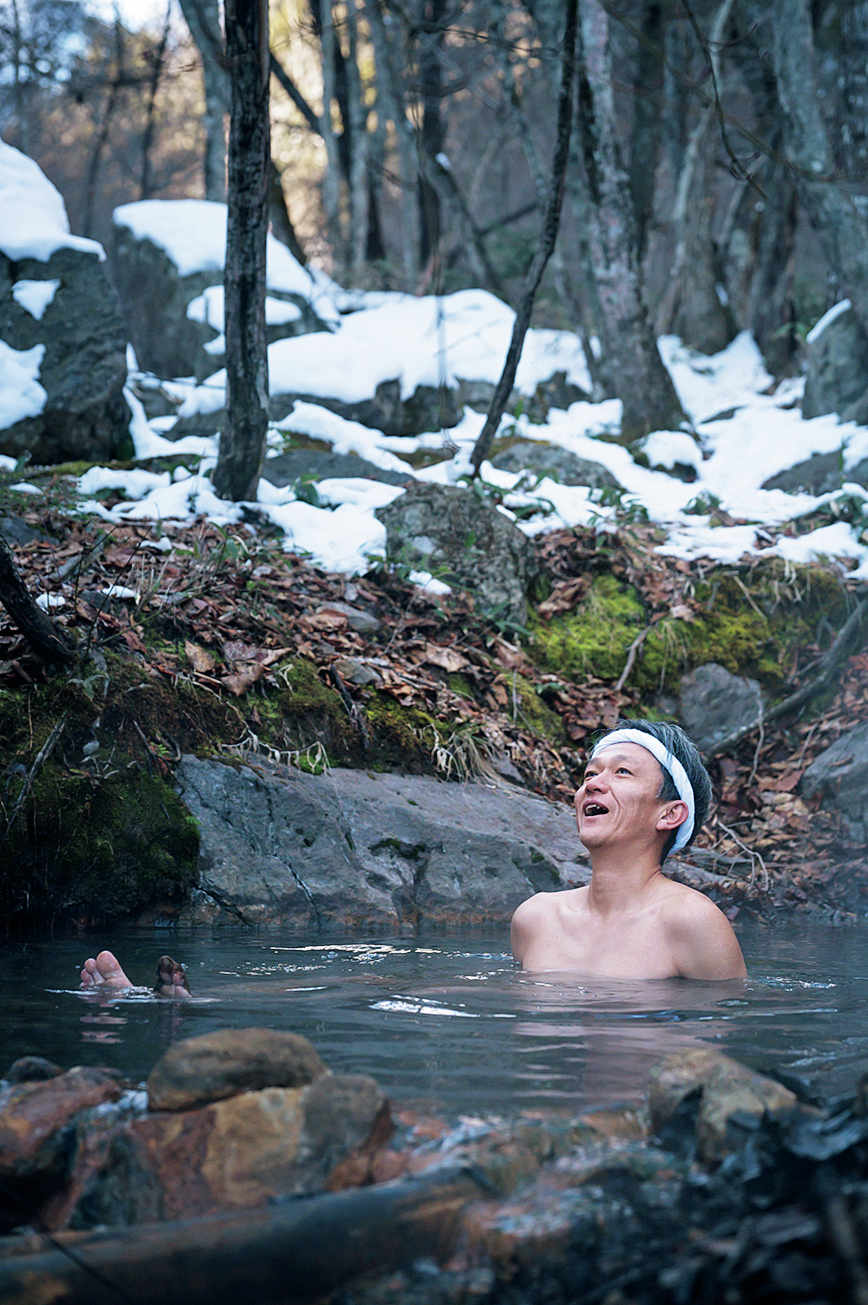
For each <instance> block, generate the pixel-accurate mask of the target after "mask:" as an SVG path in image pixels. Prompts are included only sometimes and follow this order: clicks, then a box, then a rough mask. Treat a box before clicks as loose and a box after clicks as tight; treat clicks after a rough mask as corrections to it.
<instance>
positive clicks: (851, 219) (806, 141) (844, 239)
mask: <svg viewBox="0 0 868 1305" xmlns="http://www.w3.org/2000/svg"><path fill="white" fill-rule="evenodd" d="M770 21H771V26H772V33H773V41H772V53H773V59H774V69H775V77H776V79H777V91H778V100H779V102H780V106H781V109H782V110H783V123H784V138H785V142H786V153H787V157H788V159H789V161H790V164H791V165H792V167H793V169H794V171H795V175H796V187H797V190H798V194H799V199H800V200H801V202H802V205H803V207H804V210H805V212H806V213H807V215H808V220H809V221H810V223H811V226H812V227H813V229H814V231H815V233H816V235H817V239H818V240H819V242H820V246H821V248H822V250H823V253H824V255H825V257H826V260H827V261H828V263H829V267H830V268H831V270H832V272H834V274H835V276H836V277H837V279H838V281H839V283H840V286H841V290H842V292H843V293H844V294H845V295H847V296H848V298H849V299H850V302H851V303H852V305H853V311H854V312H855V314H856V316H857V317H858V318H859V321H860V322H861V324H862V326H863V327H864V328H865V330H866V331H868V223H866V220H865V218H864V217H863V216H862V214H861V213H860V212H859V209H858V207H857V204H856V202H855V200H854V198H853V196H852V195H849V194H847V192H846V191H845V190H843V189H842V188H841V187H840V186H839V185H836V184H835V165H834V159H833V157H832V150H831V146H830V144H829V138H828V136H827V133H826V127H825V124H824V122H823V119H822V117H821V115H820V110H819V105H818V99H817V83H816V77H815V75H814V60H813V47H814V42H813V31H812V28H811V13H810V7H809V4H808V0H775V2H774V4H773V6H772V12H771V16H770Z"/></svg>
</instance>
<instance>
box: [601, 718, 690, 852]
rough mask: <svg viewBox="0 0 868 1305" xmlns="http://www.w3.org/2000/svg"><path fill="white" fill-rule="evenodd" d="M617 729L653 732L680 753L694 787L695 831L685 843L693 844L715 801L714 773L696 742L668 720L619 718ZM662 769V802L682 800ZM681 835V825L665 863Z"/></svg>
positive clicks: (670, 841) (671, 840)
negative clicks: (709, 770)
mask: <svg viewBox="0 0 868 1305" xmlns="http://www.w3.org/2000/svg"><path fill="white" fill-rule="evenodd" d="M615 729H618V730H641V731H642V733H643V734H651V735H652V736H653V737H654V738H655V739H657V740H658V742H659V743H662V744H663V746H664V748H666V749H667V751H669V752H671V753H672V755H673V757H677V758H678V760H679V761H680V762H681V764H682V766H683V767H684V769H685V771H686V773H687V778H688V779H689V780H690V784H691V787H692V788H693V802H694V817H693V833H692V834H691V835H690V837H689V838H688V840H687V842H686V844H685V847H689V846H690V844H691V843H692V842H693V840H694V838H695V837H696V835H697V834H698V833H699V831H700V829H701V828H702V826H703V825H704V824H705V821H706V818H707V816H708V808H709V807H710V805H711V776H710V775H709V773H708V771H707V770H706V769H705V766H704V765H703V764H702V757H701V756H700V755H699V749H698V748H697V746H696V744H695V743H693V742H691V740H690V739H689V738H688V737H687V735H686V734H685V733H684V730H683V729H682V728H681V726H680V725H674V724H671V723H669V722H667V721H651V720H619V721H618V724H617V725H616V726H615ZM660 769H661V770H662V771H663V778H662V781H661V784H660V792H659V793H658V794H657V800H658V802H677V801H679V794H678V789H677V788H676V787H675V781H674V779H673V778H672V776H671V775H670V774H669V771H668V770H666V769H664V767H662V766H661V767H660ZM677 836H678V830H677V829H676V830H673V832H672V833H671V834H670V835H669V838H668V839H667V841H666V843H665V845H664V847H663V852H662V854H661V857H660V864H661V866H662V864H663V862H664V861H665V860H666V858H667V856H668V855H669V853H670V852H671V851H672V845H673V843H674V842H675V839H676V837H677Z"/></svg>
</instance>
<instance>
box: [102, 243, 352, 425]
mask: <svg viewBox="0 0 868 1305" xmlns="http://www.w3.org/2000/svg"><path fill="white" fill-rule="evenodd" d="M110 258H111V270H112V279H113V281H114V284H115V287H116V289H117V292H118V295H119V296H120V302H121V307H122V309H123V317H124V321H125V323H126V329H127V331H128V332H129V338H130V340H131V341H132V344H133V347H134V349H135V351H136V358H137V360H138V364H139V366H140V367H141V368H142V369H143V370H145V371H148V372H153V373H154V374H155V375H156V376H161V377H164V378H170V377H173V376H195V377H196V378H197V379H198V380H204V379H205V377H207V376H210V375H212V373H213V372H216V371H218V370H219V369H220V367H222V365H223V356H222V354H210V353H206V352H205V345H206V344H210V343H211V341H213V340H216V339H217V338H218V335H219V334H220V332H219V331H217V330H216V329H215V328H214V327H213V326H210V325H209V324H208V323H207V322H199V321H192V320H191V319H190V318H189V317H188V316H187V309H188V307H189V306H190V304H191V303H192V302H193V300H194V299H196V298H198V296H199V295H201V294H202V293H203V292H204V291H205V290H207V289H208V288H209V286H214V285H222V282H223V275H222V272H221V271H220V270H218V269H212V270H210V271H202V272H192V273H190V275H188V276H181V275H180V273H179V271H178V268H177V267H176V266H175V264H174V263H173V262H172V260H171V258H170V257H169V255H168V254H167V253H166V251H165V250H164V249H161V248H159V247H158V246H157V245H155V244H154V243H153V242H152V241H150V240H148V239H146V238H143V239H140V238H139V237H137V236H136V235H135V234H134V233H133V232H132V231H131V230H130V229H129V227H127V226H124V225H123V224H122V221H121V219H120V218H117V219H116V221H115V223H114V225H113V226H112V245H111V250H110ZM268 294H269V297H270V298H276V299H282V300H284V301H286V302H287V303H292V304H294V305H295V306H296V307H297V308H298V310H299V316H298V317H297V318H295V319H294V320H292V321H289V322H284V323H282V324H281V325H279V326H268V327H267V328H266V338H267V340H268V342H269V344H270V343H271V342H272V341H273V340H280V339H284V338H286V337H287V336H293V335H304V334H306V333H307V332H310V331H324V330H326V325H325V323H324V322H323V321H321V320H320V318H319V317H318V316H317V314H316V312H315V311H314V309H313V308H312V306H311V304H310V302H309V300H307V299H305V298H304V296H303V295H296V294H290V293H286V292H282V291H276V290H273V289H271V288H269V291H268ZM213 429H214V430H217V429H219V422H218V423H217V424H216V425H214V426H213Z"/></svg>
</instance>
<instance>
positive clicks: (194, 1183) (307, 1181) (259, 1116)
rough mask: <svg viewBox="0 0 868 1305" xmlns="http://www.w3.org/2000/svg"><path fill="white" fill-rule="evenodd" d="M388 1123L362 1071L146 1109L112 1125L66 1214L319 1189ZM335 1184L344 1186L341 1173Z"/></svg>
mask: <svg viewBox="0 0 868 1305" xmlns="http://www.w3.org/2000/svg"><path fill="white" fill-rule="evenodd" d="M391 1132H392V1123H391V1115H390V1111H389V1105H388V1102H387V1100H386V1097H385V1095H384V1093H383V1091H382V1089H381V1088H380V1087H379V1085H378V1084H377V1083H376V1082H375V1081H374V1079H372V1078H369V1077H368V1076H367V1075H364V1074H327V1075H323V1076H320V1077H319V1078H317V1079H316V1080H315V1081H313V1082H311V1083H308V1084H305V1085H304V1086H302V1087H291V1088H285V1087H267V1088H262V1089H261V1090H259V1091H253V1092H241V1093H238V1094H237V1095H234V1096H232V1097H229V1098H227V1099H225V1100H222V1101H217V1102H214V1103H212V1104H210V1105H206V1106H201V1107H198V1108H195V1109H191V1110H185V1111H172V1112H158V1113H152V1114H150V1115H149V1116H148V1117H146V1118H143V1119H136V1120H133V1121H131V1122H129V1123H127V1124H126V1125H124V1126H122V1127H121V1128H119V1129H118V1130H117V1131H116V1132H115V1134H114V1136H113V1138H112V1140H111V1143H110V1145H109V1148H108V1154H107V1157H106V1159H105V1162H104V1164H103V1165H102V1167H101V1168H100V1169H99V1171H98V1172H97V1173H95V1174H93V1175H92V1176H91V1178H90V1181H89V1183H88V1184H87V1186H86V1188H85V1190H84V1191H83V1192H82V1193H81V1195H80V1197H79V1199H78V1203H77V1205H76V1207H75V1209H74V1211H73V1212H72V1216H71V1223H72V1226H73V1227H92V1226H93V1225H94V1224H105V1225H107V1226H109V1227H117V1226H119V1225H120V1226H125V1225H129V1224H137V1223H146V1222H152V1221H154V1220H163V1219H189V1218H193V1217H196V1216H198V1215H207V1214H215V1213H217V1212H219V1211H232V1210H239V1209H253V1208H256V1207H258V1206H262V1205H265V1204H266V1203H268V1202H269V1201H271V1200H273V1199H274V1198H275V1197H281V1196H290V1195H301V1194H307V1193H312V1192H322V1191H325V1190H326V1189H327V1188H328V1187H329V1186H330V1185H331V1184H330V1179H331V1178H332V1175H333V1174H335V1171H338V1170H341V1169H342V1168H343V1170H345V1169H346V1168H347V1167H348V1165H349V1164H350V1162H351V1161H352V1160H354V1159H356V1158H357V1157H362V1156H366V1155H367V1156H372V1155H373V1153H374V1152H375V1151H376V1150H377V1149H378V1148H379V1147H380V1146H381V1145H382V1144H383V1143H385V1141H386V1140H387V1139H388V1137H389V1136H390V1134H391ZM355 1169H356V1171H358V1166H355ZM336 1185H338V1186H341V1185H344V1184H343V1183H342V1182H341V1181H340V1175H339V1176H338V1178H337V1182H336Z"/></svg>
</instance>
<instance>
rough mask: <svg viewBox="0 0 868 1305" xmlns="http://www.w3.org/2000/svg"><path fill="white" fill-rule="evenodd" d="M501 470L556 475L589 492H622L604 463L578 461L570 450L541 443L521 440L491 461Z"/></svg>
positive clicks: (620, 486) (557, 477)
mask: <svg viewBox="0 0 868 1305" xmlns="http://www.w3.org/2000/svg"><path fill="white" fill-rule="evenodd" d="M491 465H492V466H493V467H497V468H498V470H499V471H513V472H518V471H523V470H524V469H525V468H527V470H528V471H532V472H534V474H535V475H537V476H552V477H553V478H554V479H555V480H559V481H560V483H561V484H562V485H587V487H588V489H603V488H604V487H610V488H613V489H622V488H623V486H622V485H620V484H619V483H618V481H617V480H616V479H615V477H614V476H613V475H612V473H611V471H609V469H608V467H604V466H603V464H602V463H600V462H590V461H588V460H587V459H586V458H578V457H576V455H575V453H570V452H569V450H568V449H561V448H558V447H557V445H555V444H544V443H542V442H541V441H539V440H520V441H519V443H518V444H512V445H510V447H509V448H508V449H504V450H503V452H502V453H498V454H497V455H496V456H495V457H493V458H492V459H491Z"/></svg>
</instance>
